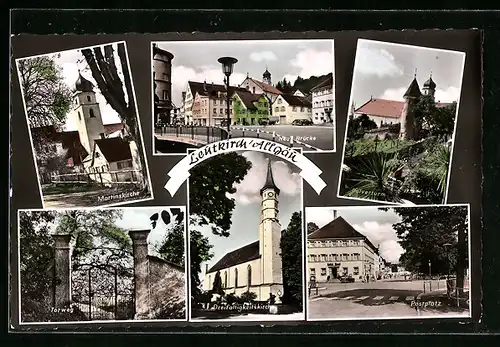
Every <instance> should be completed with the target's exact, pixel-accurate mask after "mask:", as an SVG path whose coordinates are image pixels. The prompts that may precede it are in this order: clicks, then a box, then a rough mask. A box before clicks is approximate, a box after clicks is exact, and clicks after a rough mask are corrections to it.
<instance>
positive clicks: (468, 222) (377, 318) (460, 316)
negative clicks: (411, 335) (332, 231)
mask: <svg viewBox="0 0 500 347" xmlns="http://www.w3.org/2000/svg"><path fill="white" fill-rule="evenodd" d="M453 206H456V207H465V206H467V243H468V259H469V264H468V265H469V309H468V313H469V314H468V315H445V314H443V315H427V316H395V317H387V316H378V317H339V318H309V300H307V313H308V317H307V318H306V319H307V321H311V322H321V321H323V322H330V321H350V320H379V321H383V320H395V319H429V318H434V319H436V318H437V319H445V318H446V319H448V318H451V319H456V318H462V319H472V281H471V279H472V268H471V265H472V259H471V258H472V257H471V226H470V224H471V220H470V204H468V203H467V204H439V205H416V206H404V205H403V206H401V205H400V206H387V205H371V206H314V207H312V206H311V207H306V215H307V209H309V208H324V209H331V210H332V211H333V210H348V209H354V210H355V209H368V208H372V209H378V208H381V207H382V208H425V207H453ZM306 223H307V217H306ZM306 225H307V224H306ZM307 251H308V247H307V244H306V252H307ZM306 256H307V255H306ZM304 271H308V269H305V270H304ZM306 283H307V285H308V284H309V281H307V282H306ZM332 315H335V312H332Z"/></svg>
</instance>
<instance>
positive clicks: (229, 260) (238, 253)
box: [207, 241, 260, 273]
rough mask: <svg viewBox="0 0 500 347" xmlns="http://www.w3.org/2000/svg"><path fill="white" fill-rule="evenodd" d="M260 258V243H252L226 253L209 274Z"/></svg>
mask: <svg viewBox="0 0 500 347" xmlns="http://www.w3.org/2000/svg"><path fill="white" fill-rule="evenodd" d="M258 258H260V253H259V241H255V242H252V243H251V244H248V245H246V246H243V247H241V248H238V249H236V250H234V251H231V252H229V253H226V255H224V256H223V257H222V258H221V259H220V260H219V261H218V262H217V263H215V265H214V266H212V267H211V268H210V269H209V270H208V271H207V273H210V272H216V271H219V270H223V269H227V268H229V267H231V266H234V265H238V264H242V263H246V262H248V261H251V260H254V259H258Z"/></svg>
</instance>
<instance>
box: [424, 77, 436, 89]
mask: <svg viewBox="0 0 500 347" xmlns="http://www.w3.org/2000/svg"><path fill="white" fill-rule="evenodd" d="M424 88H430V89H435V88H436V83H435V82H434V81H433V80H432V76H430V77H429V79H428V80H427V81H425V82H424Z"/></svg>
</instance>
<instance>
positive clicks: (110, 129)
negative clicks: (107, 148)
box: [104, 123, 125, 134]
mask: <svg viewBox="0 0 500 347" xmlns="http://www.w3.org/2000/svg"><path fill="white" fill-rule="evenodd" d="M124 127H125V125H124V124H123V123H114V124H104V131H105V132H106V134H109V133H114V132H115V131H119V130H122V129H123V128H124Z"/></svg>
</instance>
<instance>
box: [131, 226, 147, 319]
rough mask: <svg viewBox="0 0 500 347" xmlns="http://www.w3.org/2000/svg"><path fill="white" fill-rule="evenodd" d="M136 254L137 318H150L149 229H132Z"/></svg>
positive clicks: (134, 252)
mask: <svg viewBox="0 0 500 347" xmlns="http://www.w3.org/2000/svg"><path fill="white" fill-rule="evenodd" d="M128 233H129V236H130V238H131V239H132V249H133V254H134V282H135V318H134V319H148V318H149V316H150V313H151V309H150V293H149V290H150V286H149V260H148V241H147V240H148V235H149V230H130V231H129V232H128Z"/></svg>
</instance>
